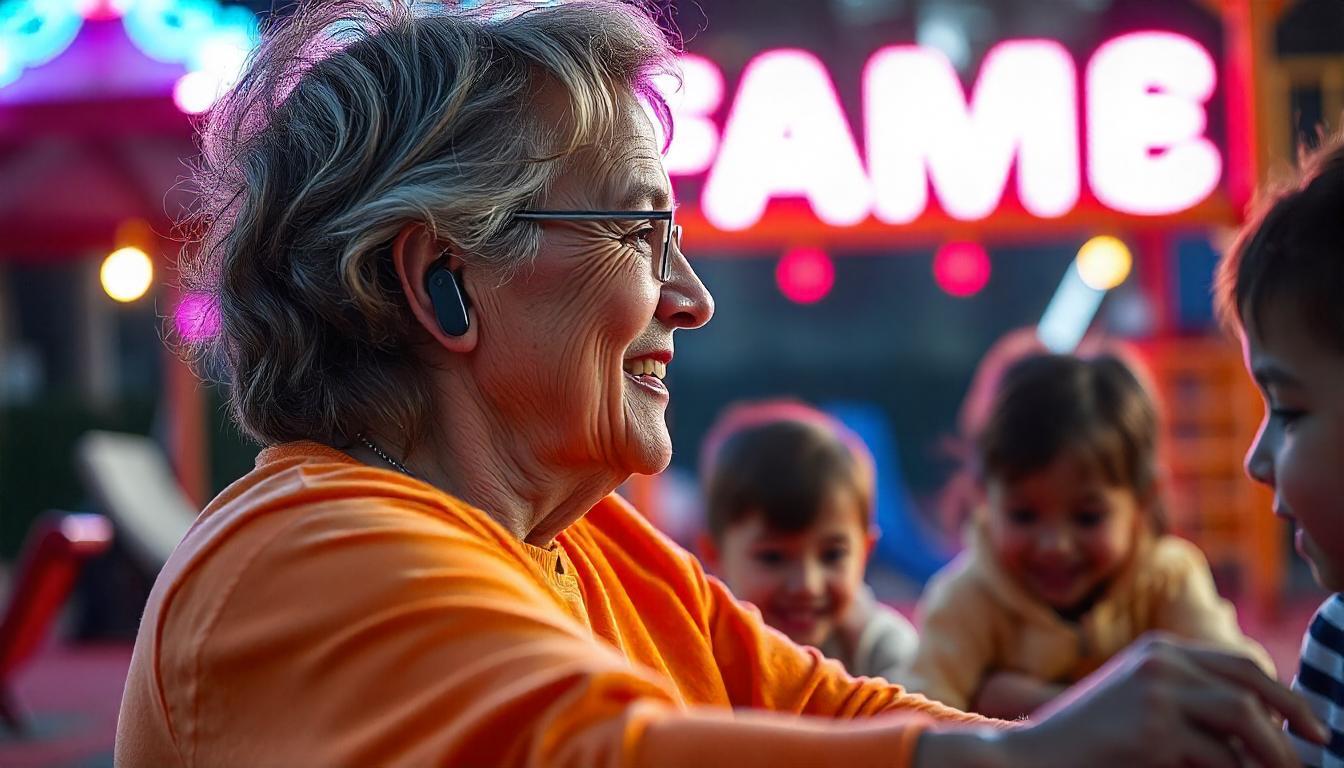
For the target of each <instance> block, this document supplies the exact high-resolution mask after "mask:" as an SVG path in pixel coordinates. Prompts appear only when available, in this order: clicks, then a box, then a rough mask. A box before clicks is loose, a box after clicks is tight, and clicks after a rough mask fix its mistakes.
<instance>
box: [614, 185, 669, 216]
mask: <svg viewBox="0 0 1344 768" xmlns="http://www.w3.org/2000/svg"><path fill="white" fill-rule="evenodd" d="M623 186H624V190H623V194H622V195H621V197H620V199H619V200H617V201H616V208H617V209H619V210H627V211H637V210H642V208H643V206H644V204H650V205H652V209H653V210H666V209H667V208H668V207H669V206H670V204H671V200H670V198H669V196H668V193H667V189H666V188H664V187H663V185H661V184H658V183H655V182H653V181H651V180H649V179H648V178H645V177H642V176H637V177H634V178H632V179H630V180H629V181H628V182H627V183H626V184H624V185H623Z"/></svg>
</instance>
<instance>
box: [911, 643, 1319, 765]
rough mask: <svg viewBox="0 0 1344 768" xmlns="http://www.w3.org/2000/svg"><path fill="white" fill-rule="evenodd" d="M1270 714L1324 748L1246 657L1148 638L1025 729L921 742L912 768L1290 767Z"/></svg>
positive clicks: (1285, 695) (1294, 701)
mask: <svg viewBox="0 0 1344 768" xmlns="http://www.w3.org/2000/svg"><path fill="white" fill-rule="evenodd" d="M1275 714H1279V715H1282V716H1283V717H1284V718H1285V719H1286V720H1287V721H1288V722H1289V723H1291V724H1292V725H1293V727H1294V728H1295V729H1296V730H1297V732H1298V733H1302V734H1316V735H1317V736H1318V737H1319V738H1320V740H1321V741H1324V740H1325V737H1326V736H1325V730H1324V726H1322V725H1321V723H1320V722H1319V721H1318V720H1316V718H1315V717H1313V716H1312V714H1311V712H1310V710H1309V709H1308V708H1307V705H1306V703H1305V702H1303V701H1302V700H1301V699H1299V698H1298V697H1297V696H1295V695H1294V694H1293V693H1292V692H1290V691H1289V690H1288V689H1287V688H1284V687H1283V686H1282V685H1280V684H1279V683H1278V682H1276V681H1274V680H1271V679H1270V678H1269V677H1267V676H1266V675H1265V673H1264V672H1262V671H1260V669H1259V668H1258V667H1257V666H1256V665H1255V663H1254V662H1252V661H1250V660H1249V659H1247V658H1245V657H1242V656H1236V655H1233V654H1229V653H1224V652H1221V651H1215V650H1211V649H1207V648H1202V647H1199V646H1193V645H1187V644H1183V643H1178V642H1175V641H1171V640H1167V639H1164V638H1161V637H1152V636H1150V637H1145V638H1143V639H1141V640H1140V641H1139V642H1137V643H1135V644H1134V645H1133V646H1131V648H1130V649H1129V650H1127V651H1125V652H1124V653H1122V654H1121V655H1119V656H1117V657H1115V658H1114V659H1112V660H1111V662H1110V663H1108V664H1107V665H1106V666H1104V667H1102V668H1101V669H1100V670H1098V671H1097V672H1096V673H1094V674H1093V675H1092V676H1091V677H1089V678H1087V679H1086V680H1084V681H1083V682H1082V683H1079V684H1078V685H1077V686H1075V687H1073V688H1071V689H1070V690H1069V691H1067V692H1066V693H1065V694H1064V695H1062V696H1060V697H1058V698H1057V699H1055V701H1053V702H1052V703H1051V704H1049V705H1048V706H1046V707H1045V708H1044V709H1043V710H1041V711H1039V712H1038V713H1037V715H1036V718H1037V719H1036V722H1035V723H1033V724H1032V725H1031V726H1029V727H1024V728H1021V729H1019V730H1015V731H1008V732H1004V733H1002V734H994V735H989V736H984V735H981V736H980V737H979V738H978V741H979V743H978V744H977V743H973V741H972V740H971V739H968V738H967V736H968V734H958V733H945V734H939V733H930V734H926V736H925V738H924V739H921V742H920V748H919V752H918V757H917V760H916V765H918V766H921V768H922V767H923V766H930V767H932V766H979V765H984V766H1023V767H1024V768H1025V766H1031V767H1032V768H1054V767H1055V766H1059V767H1060V768H1065V767H1066V766H1079V765H1088V766H1112V765H1114V766H1198V767H1199V768H1205V767H1206V766H1207V767H1208V768H1224V766H1226V768H1241V767H1242V766H1262V767H1263V768H1281V767H1283V768H1287V767H1288V766H1293V767H1296V766H1297V765H1298V763H1297V759H1296V757H1295V756H1294V753H1293V750H1292V747H1291V746H1290V745H1289V743H1288V741H1287V738H1286V736H1285V735H1284V733H1283V731H1282V730H1280V729H1279V727H1278V726H1277V724H1276V722H1275Z"/></svg>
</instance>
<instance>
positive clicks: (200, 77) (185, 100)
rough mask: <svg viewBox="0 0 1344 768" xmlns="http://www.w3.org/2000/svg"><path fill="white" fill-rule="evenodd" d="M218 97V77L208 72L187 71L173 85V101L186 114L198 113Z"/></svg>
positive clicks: (211, 104) (208, 106)
mask: <svg viewBox="0 0 1344 768" xmlns="http://www.w3.org/2000/svg"><path fill="white" fill-rule="evenodd" d="M218 97H219V78H217V77H215V76H213V75H211V74H210V73H208V72H188V73H187V74H185V75H183V76H181V77H179V78H178V79H177V83H176V84H175V85H174V86H173V103H174V104H176V105H177V108H178V109H180V110H182V111H183V112H185V113H186V114H188V115H199V114H201V113H203V112H205V111H206V110H208V109H210V107H212V106H214V103H215V99H216V98H218Z"/></svg>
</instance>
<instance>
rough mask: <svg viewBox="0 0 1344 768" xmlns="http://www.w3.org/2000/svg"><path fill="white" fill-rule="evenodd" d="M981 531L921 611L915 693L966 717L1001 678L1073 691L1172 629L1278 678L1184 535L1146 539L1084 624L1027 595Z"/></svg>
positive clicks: (910, 681) (912, 680)
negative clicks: (992, 680) (1023, 677)
mask: <svg viewBox="0 0 1344 768" xmlns="http://www.w3.org/2000/svg"><path fill="white" fill-rule="evenodd" d="M989 553H990V548H989V545H988V541H987V537H986V535H985V534H984V532H983V530H982V529H981V528H980V526H974V527H973V528H972V533H971V537H970V545H969V546H968V547H967V549H966V551H965V552H963V553H962V554H961V555H960V556H958V557H957V559H956V560H954V561H953V562H952V563H950V564H949V565H948V566H947V567H945V568H944V569H943V570H941V571H939V572H938V574H937V575H935V576H934V578H933V580H932V581H931V582H930V583H929V587H928V589H927V590H926V591H925V592H924V596H923V598H922V599H921V600H920V603H919V607H918V609H917V611H916V618H917V621H918V622H919V623H920V625H921V626H920V643H919V650H918V651H917V652H916V654H915V660H914V663H913V665H912V668H911V671H910V676H909V677H908V678H907V680H906V682H907V685H908V687H909V689H910V690H911V691H918V692H920V693H923V694H924V695H925V696H928V697H929V698H931V699H933V700H935V701H941V702H943V703H944V704H947V705H948V706H952V707H956V708H958V709H966V708H967V707H969V706H970V703H971V701H972V700H973V699H974V698H975V695H976V693H977V692H978V691H979V689H980V686H981V684H982V683H983V681H984V679H985V678H986V677H988V676H989V675H990V674H991V673H993V672H997V671H1013V672H1021V673H1024V674H1027V675H1031V676H1032V677H1035V678H1037V679H1039V680H1042V681H1044V682H1053V683H1060V684H1065V685H1067V684H1072V683H1075V682H1077V681H1079V680H1081V679H1082V678H1084V677H1086V676H1087V675H1088V674H1089V673H1091V672H1092V671H1094V670H1095V669H1096V668H1097V667H1099V666H1101V665H1102V664H1104V663H1105V662H1106V661H1107V660H1108V659H1110V658H1111V657H1112V656H1114V655H1115V654H1117V653H1119V652H1120V651H1121V650H1122V649H1124V648H1125V646H1127V645H1129V644H1130V643H1131V642H1133V641H1134V640H1135V639H1137V638H1138V637H1139V636H1140V635H1142V634H1143V633H1145V632H1148V631H1152V630H1162V631H1166V632H1170V633H1172V634H1174V635H1177V636H1180V637H1184V638H1187V639H1191V640H1200V641H1203V642H1206V643H1210V644H1213V645H1218V646H1222V647H1225V648H1228V649H1232V650H1236V651H1240V652H1242V653H1244V654H1246V655H1248V656H1250V657H1251V658H1252V659H1254V660H1255V662H1256V663H1257V664H1259V665H1260V666H1261V667H1263V668H1264V670H1265V671H1266V672H1268V673H1269V674H1270V675H1273V674H1274V663H1273V662H1272V661H1270V659H1269V655H1268V654H1267V653H1265V649H1264V648H1262V647H1261V646H1260V645H1259V644H1258V643H1256V642H1255V641H1254V640H1251V639H1250V638H1248V637H1246V636H1245V635H1244V634H1242V632H1241V628H1240V627H1239V626H1238V624H1237V615H1236V609H1235V608H1233V606H1232V604H1231V603H1229V602H1228V601H1227V600H1224V599H1223V598H1222V597H1220V596H1219V595H1218V591H1217V589H1216V588H1215V587H1214V584H1213V575H1212V574H1211V573H1210V571H1209V564H1208V561H1207V560H1206V559H1205V557H1204V554H1203V553H1202V552H1200V550H1199V548H1198V547H1196V546H1195V545H1194V544H1192V543H1190V542H1189V541H1186V540H1185V539H1181V538H1178V537H1176V536H1169V535H1168V536H1161V537H1153V536H1145V537H1143V538H1141V539H1140V541H1139V543H1138V545H1137V549H1136V551H1135V553H1134V556H1133V558H1132V559H1131V560H1130V562H1129V564H1128V565H1126V566H1125V568H1124V570H1122V571H1121V573H1120V574H1119V575H1118V576H1117V577H1116V579H1115V582H1114V583H1112V584H1111V586H1110V588H1109V589H1108V590H1107V592H1106V593H1105V594H1104V595H1103V596H1102V597H1101V599H1100V600H1098V601H1097V604H1096V605H1095V606H1093V607H1092V609H1091V610H1090V611H1088V612H1087V613H1086V614H1085V615H1084V616H1083V617H1082V618H1081V619H1080V620H1078V621H1077V622H1071V621H1066V620H1065V619H1063V618H1061V617H1060V616H1059V615H1058V614H1057V613H1055V611H1054V610H1052V609H1051V608H1050V607H1049V606H1048V605H1046V604H1045V603H1044V602H1042V601H1040V600H1038V599H1037V598H1035V597H1034V596H1032V595H1030V594H1029V593H1027V592H1026V591H1025V590H1024V589H1023V588H1022V587H1021V586H1020V585H1019V584H1018V583H1017V582H1016V581H1015V580H1014V579H1012V578H1010V577H1009V576H1008V574H1007V573H1006V572H1005V571H1003V569H1002V568H1000V567H999V565H998V563H997V562H996V561H995V560H994V558H993V557H992V556H991V555H990V554H989Z"/></svg>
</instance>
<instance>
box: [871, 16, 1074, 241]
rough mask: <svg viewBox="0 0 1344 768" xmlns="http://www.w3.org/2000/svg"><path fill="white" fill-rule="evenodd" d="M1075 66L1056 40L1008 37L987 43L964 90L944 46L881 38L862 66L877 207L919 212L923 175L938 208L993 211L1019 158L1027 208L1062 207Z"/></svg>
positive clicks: (961, 212)
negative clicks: (882, 44) (884, 43)
mask: <svg viewBox="0 0 1344 768" xmlns="http://www.w3.org/2000/svg"><path fill="white" fill-rule="evenodd" d="M1076 82H1077V76H1076V73H1075V71H1074V65H1073V59H1072V58H1071V57H1070V56H1069V53H1068V51H1066V50H1065V49H1064V47H1063V46H1061V45H1060V44H1059V43H1056V42H1052V41H1047V40H1014V41H1009V42H1004V43H1000V44H999V45H997V46H995V47H994V48H993V49H991V50H990V51H989V53H988V54H987V55H986V57H985V62H984V65H983V66H982V67H981V70H980V76H979V79H978V80H977V81H976V84H975V87H974V89H973V92H972V96H971V98H970V99H969V104H968V100H967V98H966V94H965V91H964V90H963V88H962V86H961V82H960V80H959V79H958V78H957V73H956V70H955V69H953V67H952V64H951V63H950V62H949V61H948V60H947V57H946V56H945V55H944V54H943V53H942V52H940V51H937V50H934V49H931V48H922V47H916V46H893V47H889V48H883V49H882V50H879V51H878V52H877V53H875V54H874V55H873V57H872V58H871V59H870V60H869V62H868V65H867V67H866V69H865V71H864V77H863V92H864V112H865V116H866V120H865V124H866V131H865V132H866V134H867V150H868V163H869V168H870V171H871V173H872V176H873V189H874V202H875V206H876V207H875V213H876V215H877V217H878V218H879V219H882V220H883V221H886V222H888V223H892V224H905V223H908V222H910V221H913V220H915V219H916V218H918V217H919V216H920V214H922V213H923V212H924V210H925V208H926V207H927V205H928V188H929V182H932V186H933V189H934V191H935V192H936V193H937V195H938V200H939V202H940V203H941V205H942V207H943V210H945V211H946V212H947V213H948V214H949V215H950V216H952V217H954V218H957V219H963V220H967V221H974V220H977V219H983V218H985V217H986V216H989V215H990V214H991V213H993V212H994V209H996V208H997V207H998V206H999V203H1000V201H1001V200H1002V198H1003V192H1004V187H1005V186H1006V185H1007V183H1008V176H1009V172H1010V170H1011V169H1012V167H1013V164H1014V162H1016V164H1017V181H1018V187H1017V196H1018V198H1019V199H1020V200H1021V202H1022V205H1023V207H1024V208H1026V210H1027V211H1029V212H1030V213H1032V214H1034V215H1036V216H1041V217H1055V216H1062V215H1064V214H1065V213H1067V212H1068V211H1069V210H1071V209H1072V208H1073V207H1074V205H1075V204H1077V202H1078V196H1079V189H1080V185H1081V182H1080V179H1079V176H1080V173H1079V162H1078V122H1077V120H1078V119H1077V109H1078V106H1077V97H1076V95H1075V92H1076V90H1077V86H1076Z"/></svg>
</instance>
